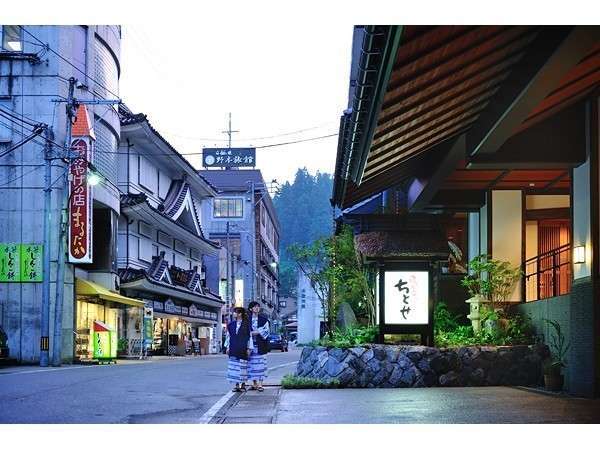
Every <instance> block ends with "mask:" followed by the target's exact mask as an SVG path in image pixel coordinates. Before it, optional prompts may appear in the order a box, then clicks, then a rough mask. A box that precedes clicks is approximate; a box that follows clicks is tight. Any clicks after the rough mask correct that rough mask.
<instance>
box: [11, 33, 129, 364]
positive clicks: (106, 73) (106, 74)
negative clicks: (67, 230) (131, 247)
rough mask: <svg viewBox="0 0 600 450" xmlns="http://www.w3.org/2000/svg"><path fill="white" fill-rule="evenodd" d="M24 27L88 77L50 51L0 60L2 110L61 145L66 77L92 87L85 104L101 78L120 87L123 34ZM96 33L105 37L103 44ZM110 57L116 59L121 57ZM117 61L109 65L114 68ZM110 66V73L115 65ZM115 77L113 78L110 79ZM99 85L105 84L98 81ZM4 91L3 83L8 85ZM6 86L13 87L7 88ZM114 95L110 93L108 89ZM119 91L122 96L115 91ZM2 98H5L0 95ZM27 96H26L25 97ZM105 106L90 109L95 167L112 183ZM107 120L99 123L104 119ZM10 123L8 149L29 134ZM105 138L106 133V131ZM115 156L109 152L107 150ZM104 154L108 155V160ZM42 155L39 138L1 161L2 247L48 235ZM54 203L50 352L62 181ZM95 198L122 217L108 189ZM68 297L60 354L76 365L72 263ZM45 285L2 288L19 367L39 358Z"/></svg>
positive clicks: (112, 121)
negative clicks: (34, 59) (43, 129)
mask: <svg viewBox="0 0 600 450" xmlns="http://www.w3.org/2000/svg"><path fill="white" fill-rule="evenodd" d="M26 29H27V30H28V31H29V32H30V33H32V34H33V35H35V36H36V37H37V38H39V39H40V40H41V41H43V42H47V43H48V44H49V45H50V47H51V48H52V49H53V50H55V51H57V52H58V53H60V54H61V55H62V56H64V57H65V58H67V59H68V60H70V61H73V63H74V65H75V66H76V67H78V68H80V69H81V70H83V71H84V72H87V75H88V76H84V75H83V74H81V73H80V72H78V71H77V70H76V69H74V68H73V67H72V66H71V65H69V64H67V63H66V62H64V61H62V60H61V59H59V58H58V57H57V56H56V55H54V54H53V53H52V52H47V53H46V54H45V55H44V56H43V61H44V62H43V63H42V64H31V63H29V62H27V61H19V62H15V61H12V62H11V61H6V60H1V59H0V74H2V75H3V76H5V77H6V78H5V79H7V80H9V79H10V81H11V82H10V90H9V91H7V92H3V94H6V95H4V96H2V98H0V106H1V107H2V108H4V109H9V110H12V111H13V112H14V113H15V114H18V115H24V116H26V117H27V118H29V119H31V120H34V121H38V122H43V123H46V124H48V125H51V126H52V129H53V131H54V141H55V142H57V143H60V144H62V143H63V142H64V141H65V134H66V115H65V105H64V104H56V103H54V102H52V101H51V99H53V98H58V97H63V98H66V96H67V88H68V83H65V81H64V80H65V79H68V78H69V77H71V76H73V77H75V78H77V79H78V80H79V81H80V82H82V83H84V84H85V85H87V86H88V87H89V90H86V89H76V90H75V96H76V97H78V98H80V99H91V98H92V97H93V95H92V92H97V93H99V90H101V88H100V87H99V86H97V85H95V83H94V82H93V81H92V79H91V78H90V76H91V77H92V78H94V79H96V80H98V75H102V76H103V79H102V81H101V83H102V84H110V85H111V86H112V87H113V88H114V89H118V57H119V54H120V49H119V46H120V29H119V27H115V26H90V27H87V28H85V27H80V26H27V27H26ZM98 35H100V36H104V37H105V39H104V41H103V42H102V43H100V41H99V40H98ZM33 42H35V40H34V39H33V38H31V37H30V36H26V39H25V42H24V47H23V50H24V52H27V53H29V52H31V53H36V52H39V51H40V47H39V45H35V44H34V43H33ZM100 46H102V47H104V48H105V49H107V52H108V53H109V54H110V58H109V59H102V60H101V59H99V58H98V54H97V53H98V48H100ZM113 55H116V60H115V57H114V56H113ZM111 60H112V63H111ZM110 64H112V66H113V68H112V69H111V68H110ZM111 74H112V75H111ZM98 81H100V80H98ZM3 86H4V84H3ZM6 86H8V85H6ZM111 90H113V89H111ZM116 93H118V91H116ZM0 94H1V93H0ZM21 94H24V96H21ZM107 109H108V108H107V107H106V106H96V107H89V110H88V111H91V112H93V113H94V114H90V116H91V117H90V118H91V120H92V125H93V127H94V131H95V132H96V134H97V143H96V150H101V151H103V153H100V152H98V153H97V154H96V157H97V159H95V160H94V163H95V164H96V166H97V167H98V169H99V170H100V172H101V173H102V175H104V176H106V177H107V178H108V179H110V180H111V181H114V180H112V178H111V177H112V176H113V173H114V172H115V171H116V166H115V164H114V161H113V160H112V159H111V156H110V155H112V154H113V153H112V152H115V151H116V137H117V136H118V132H119V119H118V116H117V115H116V113H115V112H114V110H112V112H111V111H110V110H107ZM100 118H102V119H100ZM13 125H14V124H10V123H8V124H7V123H6V120H5V119H4V118H0V128H1V129H2V130H3V131H4V132H3V133H2V134H0V136H1V137H2V141H3V142H4V144H2V143H0V146H2V145H9V144H10V142H12V143H15V142H18V141H20V140H21V139H22V138H23V137H24V136H23V134H28V133H27V131H26V130H24V129H23V127H21V126H13ZM107 133H108V134H107ZM109 151H110V152H111V153H108V152H109ZM105 157H106V158H105ZM61 164H62V163H61V162H60V161H59V160H55V161H54V163H53V165H54V167H53V169H52V175H51V178H52V180H53V181H54V180H58V178H59V176H60V175H61V174H62V173H63V170H64V168H63V167H62V165H61ZM43 167H44V153H43V142H42V140H41V139H38V140H36V142H30V143H27V144H25V145H24V146H22V147H20V148H19V149H17V150H15V151H13V152H11V153H10V154H9V155H7V156H5V157H3V158H2V159H0V180H1V181H0V184H2V186H1V187H2V189H0V242H23V243H27V242H35V243H41V242H42V230H43V210H44V201H43V187H44V169H43ZM55 186H57V188H56V189H54V190H53V192H52V202H51V205H52V206H51V211H50V212H51V230H52V236H51V243H50V248H48V249H45V251H49V252H50V255H51V268H50V273H49V274H44V276H45V277H49V278H50V280H51V285H50V337H51V338H50V346H51V348H50V350H51V351H52V346H53V345H54V344H55V343H54V342H53V340H52V335H53V332H54V330H53V322H54V320H53V317H54V304H55V295H56V261H57V256H58V255H57V244H58V229H59V225H58V221H57V219H58V217H59V206H60V199H61V190H60V189H58V187H60V183H56V184H55ZM94 199H95V201H96V202H97V203H102V204H104V205H106V206H108V207H110V208H112V209H113V210H115V211H116V212H117V213H118V212H119V206H118V205H119V201H118V193H117V192H115V190H114V189H112V188H110V187H97V188H96V189H94ZM64 282H65V291H64V292H65V295H64V304H63V313H62V315H63V325H62V328H63V329H62V339H63V342H62V343H61V347H62V357H63V360H71V358H72V356H73V324H74V314H75V311H74V304H75V299H74V275H73V267H72V266H71V265H70V264H67V266H66V269H65V280H64ZM41 303H42V284H41V283H23V284H19V283H3V284H0V304H1V305H2V308H0V309H1V313H0V326H2V327H3V328H4V330H5V331H6V332H7V334H8V345H9V348H10V352H11V355H12V357H14V358H16V359H17V360H19V361H22V362H30V363H33V362H36V361H38V360H39V345H40V331H41Z"/></svg>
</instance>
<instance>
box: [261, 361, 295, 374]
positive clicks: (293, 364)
mask: <svg viewBox="0 0 600 450" xmlns="http://www.w3.org/2000/svg"><path fill="white" fill-rule="evenodd" d="M296 364H298V361H294V362H291V363H285V364H279V365H278V366H273V367H269V368H268V369H267V372H272V371H273V370H277V369H281V368H282V367H288V366H295V365H296Z"/></svg>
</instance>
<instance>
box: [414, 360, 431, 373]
mask: <svg viewBox="0 0 600 450" xmlns="http://www.w3.org/2000/svg"><path fill="white" fill-rule="evenodd" d="M417 368H418V369H419V370H420V371H421V372H423V373H428V372H433V370H432V369H431V366H430V365H429V361H428V360H426V359H422V360H420V361H419V362H417Z"/></svg>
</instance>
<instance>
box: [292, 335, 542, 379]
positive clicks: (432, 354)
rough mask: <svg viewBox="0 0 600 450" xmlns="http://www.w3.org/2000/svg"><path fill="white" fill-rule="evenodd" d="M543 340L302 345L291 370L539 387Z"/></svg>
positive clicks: (330, 375)
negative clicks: (509, 343)
mask: <svg viewBox="0 0 600 450" xmlns="http://www.w3.org/2000/svg"><path fill="white" fill-rule="evenodd" d="M548 354H549V350H548V347H547V346H545V345H535V346H534V345H530V346H527V345H520V346H512V347H460V348H448V349H437V348H433V347H424V346H396V345H366V346H362V347H353V348H350V349H340V348H326V347H305V348H304V349H303V350H302V354H301V356H300V360H299V361H298V366H297V368H296V375H298V376H303V377H310V378H316V379H319V380H321V381H325V382H328V381H332V380H334V379H337V380H338V381H339V382H340V384H341V385H342V386H344V387H361V388H374V387H388V388H398V387H433V386H496V385H506V386H517V385H518V386H539V385H542V384H543V377H542V361H543V360H544V359H545V358H546V357H547V356H548Z"/></svg>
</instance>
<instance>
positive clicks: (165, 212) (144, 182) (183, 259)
mask: <svg viewBox="0 0 600 450" xmlns="http://www.w3.org/2000/svg"><path fill="white" fill-rule="evenodd" d="M120 112H121V118H122V120H121V145H120V147H119V170H118V185H119V189H120V190H121V192H122V195H121V215H120V217H119V225H118V236H119V238H118V245H119V258H118V265H119V276H120V288H121V291H122V292H124V293H126V294H127V295H128V296H129V297H133V298H136V299H138V300H142V301H144V303H145V314H146V316H148V315H151V316H152V317H151V319H150V318H148V317H147V320H151V321H152V331H151V333H150V332H149V331H147V335H146V336H143V335H142V334H143V333H142V328H143V327H142V326H141V325H140V324H142V323H143V319H142V317H141V316H140V315H139V313H138V314H134V315H133V317H130V318H129V320H128V322H127V324H126V326H125V329H126V335H125V336H124V337H125V338H127V339H129V340H131V341H132V344H133V346H136V344H137V345H143V346H145V347H146V348H148V349H150V350H151V351H152V353H153V354H164V355H185V354H190V353H201V354H207V353H216V352H218V351H219V350H220V344H221V334H222V330H221V306H222V305H223V301H222V300H221V298H220V297H219V295H218V291H216V290H214V291H213V290H211V288H210V286H208V285H207V283H206V275H207V265H206V261H205V259H206V258H207V257H213V258H214V257H215V256H216V255H217V254H218V252H219V245H218V243H216V242H213V241H211V240H209V239H208V238H207V237H206V236H205V234H204V231H203V227H202V224H203V221H202V219H203V212H202V208H201V205H202V202H203V201H205V200H207V199H208V198H211V197H212V196H214V195H216V192H215V190H214V188H213V187H212V186H211V185H210V183H208V182H207V181H206V180H205V179H204V178H203V177H202V176H200V175H199V174H198V173H197V172H196V171H195V170H194V168H193V167H192V166H191V164H190V163H189V162H188V161H187V160H186V159H185V158H183V156H181V155H180V154H179V153H178V152H177V151H176V149H174V148H173V147H172V146H171V145H170V144H169V143H168V142H167V141H166V140H165V139H164V138H163V137H162V136H161V135H160V134H159V133H158V132H157V131H156V130H155V129H154V128H153V127H152V126H151V125H150V122H149V121H148V119H147V118H146V116H145V115H143V114H133V113H132V112H131V111H130V110H129V109H128V108H126V107H125V106H123V105H122V106H121V107H120ZM211 270H212V268H211ZM142 339H144V342H143V343H141V344H139V343H140V342H141V340H142ZM194 346H195V347H196V348H195V349H194ZM194 350H195V351H194Z"/></svg>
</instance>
